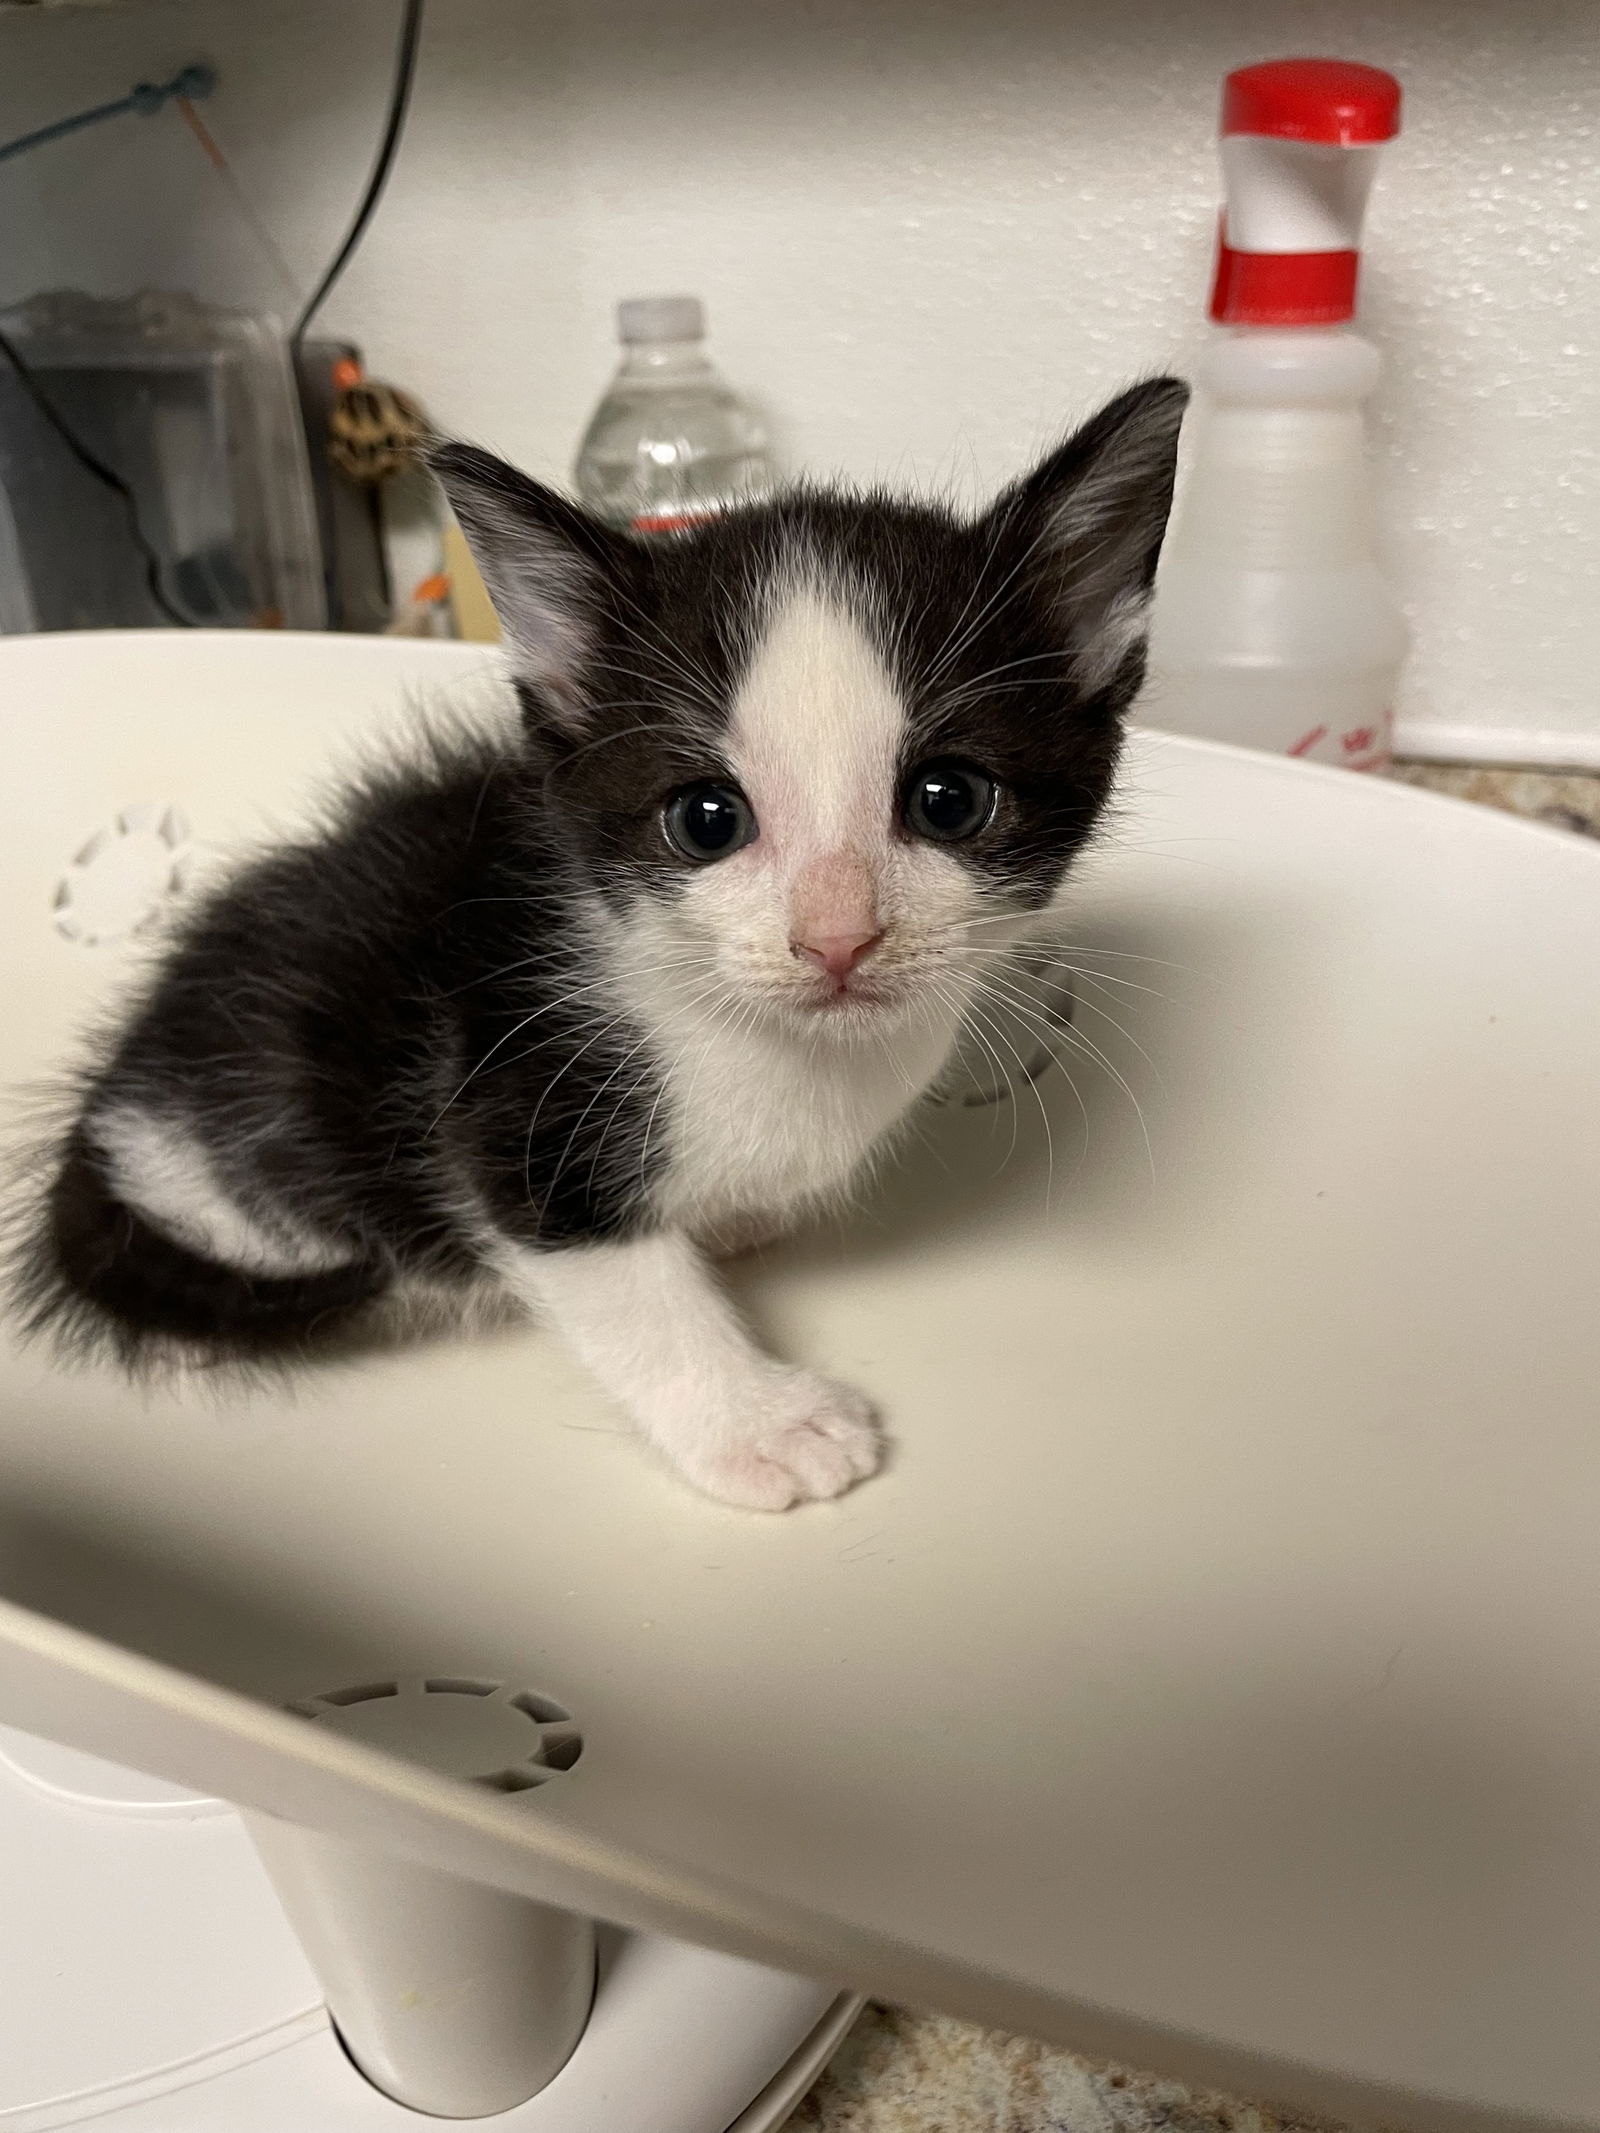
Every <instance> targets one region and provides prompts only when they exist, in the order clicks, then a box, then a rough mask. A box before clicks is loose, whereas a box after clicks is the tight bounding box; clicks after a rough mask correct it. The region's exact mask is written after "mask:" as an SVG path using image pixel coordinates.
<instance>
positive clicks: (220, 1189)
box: [22, 379, 1185, 1510]
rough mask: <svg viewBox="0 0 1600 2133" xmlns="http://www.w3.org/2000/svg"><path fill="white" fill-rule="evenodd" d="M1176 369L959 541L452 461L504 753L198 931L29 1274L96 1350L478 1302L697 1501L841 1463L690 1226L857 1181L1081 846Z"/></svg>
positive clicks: (50, 1219) (859, 1468)
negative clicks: (600, 1398)
mask: <svg viewBox="0 0 1600 2133" xmlns="http://www.w3.org/2000/svg"><path fill="white" fill-rule="evenodd" d="M1184 400H1185V392H1184V388H1183V387H1182V386H1181V385H1180V384H1179V383H1177V382H1176V381H1175V380H1172V379H1157V380H1155V381H1154V382H1152V383H1149V384H1145V385H1141V386H1138V387H1135V388H1134V389H1133V390H1131V391H1129V392H1127V393H1124V394H1123V395H1122V397H1121V398H1120V399H1118V400H1116V401H1114V402H1113V403H1112V404H1111V405H1110V406H1109V407H1107V408H1106V409H1105V410H1104V411H1103V412H1102V413H1101V414H1100V415H1098V416H1097V417H1096V418H1095V419H1094V420H1093V421H1091V422H1090V423H1089V424H1088V425H1087V426H1086V427H1085V428H1084V429H1082V430H1081V431H1079V433H1078V434H1077V435H1076V436H1074V437H1073V438H1072V439H1071V440H1070V441H1069V442H1068V443H1066V444H1065V445H1063V446H1062V447H1061V448H1060V449H1059V450H1058V451H1056V452H1055V453H1054V454H1053V455H1052V456H1051V457H1050V458H1048V459H1047V460H1045V461H1044V463H1043V464H1042V465H1041V466H1040V467H1039V468H1038V469H1037V470H1036V471H1035V472H1034V473H1033V474H1031V475H1030V476H1028V477H1027V478H1026V479H1025V480H1023V481H1021V482H1019V483H1017V484H1016V485H1015V486H1013V487H1012V488H1009V489H1007V490H1006V491H1005V492H1004V494H1003V495H1001V496H1000V497H999V499H998V500H997V501H996V502H995V503H994V505H993V506H992V507H991V508H990V509H989V510H988V511H987V512H986V513H985V514H983V515H982V516H981V517H979V518H978V519H977V520H976V521H973V522H963V521H961V520H958V519H957V518H956V517H955V516H954V515H953V514H952V513H951V512H949V511H947V510H944V509H941V508H935V507H933V506H929V505H925V504H913V503H904V502H897V501H893V500H890V499H887V498H885V497H882V496H872V497H867V498H859V497H852V496H846V495H841V494H835V493H832V492H828V491H820V490H812V491H800V492H798V493H795V494H792V495H788V496H783V497H780V498H779V499H778V500H777V501H775V502H771V503H767V504H763V505H760V506H757V507H752V508H749V509H745V510H741V511H738V512H735V513H732V514H729V515H728V516H725V517H722V518H718V519H714V520H712V521H710V522H709V523H707V524H705V525H704V526H702V527H700V528H698V529H696V530H693V531H690V532H687V533H684V534H681V535H678V536H674V537H672V538H670V539H668V540H665V541H652V542H644V541H640V540H636V539H634V538H631V537H628V536H625V535H620V534H615V533H612V532H609V531H608V530H606V529H605V528H603V527H601V526H599V525H597V524H596V523H595V522H594V521H592V520H591V519H589V518H587V517H586V516H585V515H584V514H583V513H582V512H580V511H579V510H578V509H577V508H576V507H575V506H574V505H572V504H571V503H568V502H567V501H565V500H564V499H563V498H561V497H559V496H557V495H554V494H552V493H551V492H550V491H549V490H547V489H544V488H541V487H540V486H538V485H537V484H536V483H534V482H532V481H529V480H527V479H526V478H524V477H523V476H522V475H520V474H518V473H516V472H514V471H513V470H512V469H511V468H510V467H508V466H505V465H503V464H501V463H500V462H499V461H497V460H495V459H492V458H490V457H488V456H487V455H486V454H485V453H483V452H479V451H476V450H473V449H470V448H469V447H466V446H463V445H450V446H447V447H445V448H444V449H443V450H441V451H440V453H439V454H438V457H437V460H436V465H437V469H438V473H439V476H440V478H441V480H442V481H443V483H444V486H445V489H446V491H447V492H448V494H449V497H450V501H451V503H452V505H453V506H454V509H455V512H456V515H457V517H458V518H459V520H460V522H461V525H462V527H463V528H464V529H465V532H466V534H467V538H468V540H469V541H470V543H471V545H472V548H473V551H474V553H475V555H476V557H477V560H478V563H479V565H480V567H481V569H482V572H483V575H484V578H485V580H486V582H487V584H488V587H489V590H490V592H491V594H492V596H493V598H494V602H495V605H496V607H497V609H498V610H499V613H500V616H501V619H502V622H503V624H504V628H505V633H506V639H507V646H508V650H509V654H510V659H511V664H512V670H513V675H514V679H515V684H516V690H517V694H518V696H519V698H520V701H521V709H522V722H521V728H520V735H519V737H517V738H515V739H510V738H503V739H500V740H492V739H490V740H481V739H480V740H473V741H466V740H463V741H458V742H450V743H440V744H438V746H437V747H436V748H434V750H433V751H432V752H431V754H430V755H429V759H428V760H427V761H425V762H424V763H422V764H420V765H419V764H417V763H415V762H411V763H408V764H400V765H396V766H395V767H393V768H392V769H388V770H380V771H377V772H375V773H372V774H369V775H368V776H367V777H366V779H365V780H364V781H363V782H362V783H361V784H360V785H359V787H358V788H356V789H353V790H350V791H347V792H346V793H345V794H344V795H343V796H342V797H341V798H340V799H339V800H338V802H337V806H336V811H335V813H334V815H333V817H332V819H331V823H330V826H329V827H328V829H327V830H326V832H325V833H324V834H322V835H320V836H317V837H316V838H314V839H311V840H308V841H306V842H304V843H300V844H293V845H289V846H286V847H283V848H281V849H278V850H275V851H273V852H272V853H271V854H270V855H269V856H267V857H265V858H262V859H259V860H256V861H254V862H253V863H251V864H250V865H248V866H247V867H246V868H245V869H244V870H243V871H242V872H240V873H239V874H237V876H236V877H235V878H234V879H233V880H232V882H231V883H230V884H228V885H226V886H224V887H223V888H222V889H221V890H220V891H219V892H217V893H214V894H213V895H211V896H210V897H209V898H208V899H206V900H204V901H203V902H201V903H200V904H199V905H198V906H197V907H196V908H195V909H194V910H193V911H192V912H191V914H190V915H189V916H188V917H187V918H186V919H185V920H184V921H183V922H182V924H181V927H180V929H179V931H178V933H177V935H176V938H175V939H174V941H173V942H172V944H171V946H170V948H169V950H168V952H167V953H166V954H165V956H164V957H163V959H162V961H161V964H160V966H159V968H158V969H157V971H156V972H155V974H154V977H153V979H152V981H151V982H150V984H149V985H148V987H147V989H146V991H145V993H144V996H143V997H142V999H141V1000H140V1001H139V1002H138V1004H137V1005H136V1007H135V1009H134V1011H133V1012H132V1014H131V1017H129V1018H128V1019H127V1020H126V1021H125V1022H124V1024H123V1025H122V1027H121V1029H120V1032H119V1033H118V1034H117V1035H116V1036H115V1037H114V1038H113V1040H112V1041H111V1042H110V1043H109V1044H108V1045H107V1046H106V1047H105V1048H104V1049H103V1052H102V1056H101V1058H100V1060H99V1061H98V1063H97V1064H96V1065H95V1066H94V1067H93V1068H92V1070H91V1071H90V1072H89V1074H88V1075H87V1076H86V1078H85V1081H84V1084H83V1086H82V1088H81V1091H80V1095H79V1099H78V1103H77V1109H76V1117H75V1122H74V1123H73V1125H72V1127H71V1129H70V1131H69V1133H68V1136H67V1139H66V1142H65V1145H64V1147H63V1148H62V1150H61V1151H60V1153H59V1159H58V1161H57V1163H56V1167H55V1169H54V1171H53V1182H52V1184H51V1185H50V1188H49V1190H48V1193H47V1198H46V1204H45V1214H44V1219H43V1220H42V1222H41V1223H40V1225H39V1227H38V1230H37V1233H36V1235H35V1236H34V1238H33V1240H32V1244H31V1247H30V1250H29V1252H28V1254H27V1256H26V1261H25V1265H24V1270H23V1277H22V1291H23V1301H24V1307H25V1309H26V1310H27V1312H28V1313H29V1315H30V1316H31V1318H32V1321H33V1323H34V1324H35V1325H36V1326H50V1327H53V1328H55V1329H56V1330H57V1331H59V1332H62V1333H64V1334H65V1335H66V1336H67V1337H68V1338H69V1339H74V1338H76V1339H81V1338H83V1337H84V1336H90V1337H98V1338H102V1339H103V1338H105V1337H108V1336H109V1338H110V1339H111V1341H112V1342H113V1344H114V1345H115V1347H116V1348H117V1350H118V1352H119V1353H120V1354H121V1356H122V1357H123V1359H124V1360H126V1361H128V1362H132V1363H138V1362H140V1361H142V1360H148V1359H149V1358H150V1357H151V1356H167V1355H171V1354H173V1353H174V1352H176V1353H180V1354H182V1353H192V1352H195V1351H198V1352H200V1353H202V1354H206V1355H209V1356H212V1357H216V1358H250V1357H262V1356H268V1355H272V1354H282V1353H285V1352H288V1353H296V1352H305V1351H306V1350H307V1349H309V1348H311V1347H313V1346H314V1345H315V1342H316V1340H317V1338H318V1336H320V1335H322V1334H323V1333H325V1332H326V1331H327V1330H328V1329H330V1328H336V1327H338V1326H340V1325H341V1324H343V1323H346V1322H348V1321H350V1320H351V1319H353V1318H355V1317H356V1316H358V1315H359V1314H362V1313H363V1312H365V1311H367V1310H368V1309H369V1308H370V1307H371V1305H372V1304H373V1303H374V1301H375V1300H376V1299H378V1298H379V1297H380V1296H382V1295H383V1294H384V1293H385V1292H386V1291H389V1290H391V1289H395V1288H398V1287H401V1286H404V1285H407V1284H409V1283H412V1282H415V1281H417V1280H421V1281H424V1282H433V1283H437V1282H440V1281H444V1282H447V1283H460V1284H471V1283H475V1282H481V1281H482V1280H484V1279H485V1278H487V1279H488V1280H490V1281H492V1282H494V1283H498V1284H500V1285H502V1286H503V1288H504V1289H505V1290H507V1291H509V1292H510V1293H511V1295H512V1296H513V1297H514V1298H516V1299H518V1300H519V1301H521V1302H522V1303H524V1304H525V1305H527V1306H531V1307H533V1308H535V1309H536V1310H537V1311H539V1312H540V1313H542V1314H544V1315H546V1316H547V1317H548V1318H549V1319H550V1320H551V1321H552V1322H553V1323H554V1324H555V1325H556V1326H558V1327H559V1328H560V1330H561V1332H562V1333H563V1334H564V1335H565V1337H566V1339H567V1340H568V1342H569V1343H570V1344H571V1345H572V1347H573V1348H574V1349H575V1350H576V1351H577V1353H578V1354H579V1355H580V1356H581V1357H582V1358H583V1359H584V1361H585V1362H586V1363H587V1365H588V1366H589V1368H590V1369H591V1370H592V1371H593V1373H594V1375H595V1376H596V1377H597V1378H598V1379H599V1381H600V1382H601V1384H602V1385H603V1386H604V1387H605V1388H606V1389H607V1391H608V1392H609V1393H610V1394H611V1395H612V1396H613V1397H614V1398H615V1399H616V1400H617V1401H618V1402H619V1404H620V1405H621V1406H622V1407H623V1408H624V1409H625V1410H626V1411H627V1412H628V1414H629V1415H630V1416H631V1417H632V1419H633V1421H634V1422H635V1424H636V1425H637V1427H638V1428H639V1429H640V1430H641V1431H642V1432H643V1434H644V1435H645V1436H646V1437H648V1438H649V1439H650V1440H651V1442H652V1443H654V1444H655V1445H657V1446H658V1447H659V1448H660V1450H661V1451H662V1452H664V1453H665V1455H666V1456H667V1458H668V1459H669V1460H670V1461H671V1462H672V1463H673V1464H674V1465H675V1466H676V1467H677V1468H678V1470H679V1471H680V1472H681V1473H682V1474H684V1475H685V1476H686V1477H687V1478H688V1479H689V1480H690V1481H692V1482H694V1483H695V1484H696V1485H697V1486H698V1487H700V1488H701V1489H703V1490H705V1491H707V1492H708V1493H709V1494H710V1495H712V1496H715V1497H720V1498H721V1499H722V1500H724V1501H725V1502H728V1503H734V1504H744V1505H750V1506H753V1507H757V1508H760V1509H765V1510H782V1509H784V1508H785V1507H787V1506H788V1505H790V1504H793V1503H795V1502H797V1501H800V1500H802V1499H806V1498H816V1497H828V1496H835V1495H838V1494H839V1493H840V1492H841V1491H842V1490H844V1489H847V1488H848V1487H849V1486H850V1485H851V1484H852V1483H853V1482H855V1481H858V1480H860V1479H862V1478H863V1477H864V1476H865V1475H868V1474H870V1473H871V1472H872V1471H873V1469H874V1468H875V1466H876V1465H877V1463H878V1460H879V1456H880V1440H879V1436H878V1433H877V1431H876V1429H875V1427H874V1423H873V1419H872V1416H871V1414H870V1412H869V1410H868V1407H867V1404H866V1402H865V1401H864V1399H863V1398H862V1397H861V1396H860V1395H859V1394H858V1393H856V1392H854V1391H853V1390H851V1389H850V1388H849V1387H848V1386H845V1385H841V1384H837V1383H835V1382H833V1381H832V1380H830V1379H828V1378H825V1377H821V1376H818V1375H817V1374H816V1373H815V1372H813V1371H810V1370H806V1369H798V1368H793V1367H791V1366H789V1365H787V1364H781V1363H778V1362H776V1361H774V1360H772V1359H771V1358H770V1357H768V1356H766V1355H764V1354H762V1353H761V1351H760V1350H759V1349H758V1348H757V1347H756V1346H755V1345H754V1344H753V1342H752V1341H751V1339H750V1337H749V1335H748V1334H747V1332H746V1331H745V1329H744V1327H743V1326H742V1325H741V1324H740V1322H739V1320H738V1318H737V1316H736V1315H735V1313H734V1311H733V1309H732V1308H731V1306H730V1304H729V1303H728V1301H727V1300H726V1299H725V1297H724V1295H723V1293H722V1291H721V1289H720V1287H719V1285H718V1282H717V1279H716V1276H715V1274H714V1273H713V1271H712V1269H711V1266H710V1264H709V1261H708V1255H710V1254H714V1253H715V1252H717V1251H718V1250H724V1249H728V1248H730V1247H733V1246H735V1245H737V1244H738V1243H740V1242H742V1241H745V1240H748V1239H750V1238H752V1237H756V1236H764V1235H772V1234H775V1233H777V1232H779V1231H782V1230H783V1229H785V1228H786V1227H788V1226H790V1225H791V1224H793V1223H794V1222H795V1221H797V1220H798V1219H799V1218H801V1217H803V1216H805V1215H807V1214H808V1213H810V1212H812V1211H814V1210H816V1209H818V1208H819V1207H821V1206H823V1205H826V1204H828V1203H830V1202H837V1201H838V1200H839V1199H840V1198H841V1197H842V1196H844V1195H846V1194H848V1193H849V1191H850V1189H851V1186H852V1184H853V1183H854V1182H856V1181H857V1180H859V1179H860V1178H861V1176H862V1175H863V1172H864V1171H865V1169H866V1168H867V1166H869V1165H870V1164H871V1163H872V1161H873V1159H874V1158H875V1157H876V1156H878V1155H879V1154H880V1152H881V1151H882V1150H883V1149H884V1148H885V1146H886V1145H887V1144H888V1143H889V1142H891V1141H892V1139H893V1137H894V1135H895V1133H896V1131H897V1129H898V1128H899V1127H900V1125H901V1123H902V1122H903V1121H904V1120H905V1119H906V1117H907V1115H908V1112H909V1111H910V1110H911V1108H912V1106H913V1105H914V1104H915V1102H916V1099H917V1098H918V1097H919V1096H920V1095H921V1094H922V1093H923V1092H925V1091H926V1090H927V1089H928V1088H929V1087H930V1085H931V1084H932V1083H933V1082H934V1081H935V1080H936V1079H937V1077H938V1075H939V1074H940V1071H941V1069H942V1068H943V1067H944V1066H945V1064H946V1061H947V1059H948V1057H949V1055H950V1053H951V1051H952V1048H953V1046H954V1045H955V1043H956V1041H957V1038H958V1035H959V1032H960V1029H961V1026H962V1021H963V1015H964V1011H965V1009H966V1007H967V1004H968V1002H969V1001H970V1000H971V998H972V997H973V995H974V993H975V991H976V989H977V988H978V986H979V985H980V984H981V983H982V981H983V980H984V979H985V977H986V976H990V977H992V976H995V975H996V974H997V973H998V971H999V968H1000V966H1001V965H1002V964H1003V963H1004V961H1005V959H1006V958H1007V957H1008V956H1010V955H1012V954H1013V953H1014V952H1015V951H1016V949H1017V947H1018V944H1019V943H1021V942H1023V941H1024V940H1025V939H1026V938H1027V936H1028V935H1029V932H1030V929H1036V928H1037V927H1038V926H1039V924H1040V922H1041V920H1042V919H1043V917H1044V916H1045V915H1046V914H1047V913H1048V912H1049V910H1050V906H1051V903H1052V899H1053V898H1054V897H1055V895H1056V893H1057V891H1058V889H1059V888H1060V886H1061V883H1062V879H1063V876H1064V875H1065V873H1066V871H1067V869H1068V867H1069V865H1070V863H1071V861H1072V858H1073V855H1074V853H1075V852H1077V851H1078V850H1079V848H1080V847H1081V846H1082V845H1083V843H1084V840H1085V839H1086V838H1087V837H1088V836H1089V834H1090V832H1091V830H1092V829H1093V828H1094V825H1095V822H1096V819H1097V817H1098V816H1099V814H1100V812H1101V809H1102V807H1103V805H1104V803H1105V799H1106V795H1107V792H1108V789H1109V787H1110V784H1111V779H1112V774H1113V771H1114V769H1115V766H1116V761H1117V752H1118V744H1119V736H1120V728H1121V720H1122V715H1123V713H1124V712H1125V711H1126V709H1127V707H1128V705H1129V702H1130V701H1131V699H1132V697H1133V695H1134V693H1135V691H1136V689H1137V687H1138V685H1139V682H1140V679H1141V676H1142V672H1143V665H1144V635H1145V610H1146V606H1147V604H1148V597H1149V591H1150V585H1151V580H1152V574H1153V572H1154V568H1155V562H1156V554H1157V550H1158V548H1159V546H1160V542H1161V537H1162V532H1163V529H1164V527H1165V523H1166V518H1167V511H1168V506H1169V502H1170V499H1171V492H1172V479H1173V463H1174V452H1175V447H1176V440H1177V434H1178V425H1179V420H1180V417H1181V415H1182V411H1183V406H1184Z"/></svg>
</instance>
